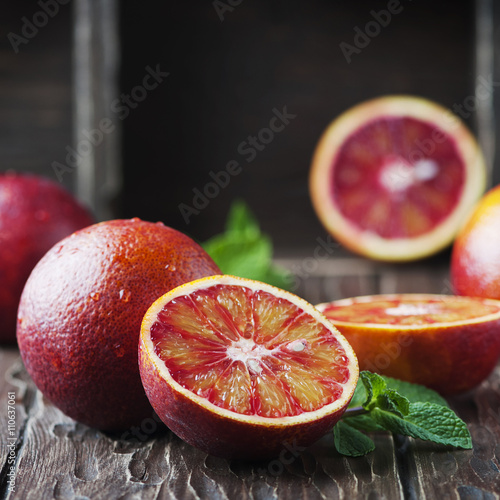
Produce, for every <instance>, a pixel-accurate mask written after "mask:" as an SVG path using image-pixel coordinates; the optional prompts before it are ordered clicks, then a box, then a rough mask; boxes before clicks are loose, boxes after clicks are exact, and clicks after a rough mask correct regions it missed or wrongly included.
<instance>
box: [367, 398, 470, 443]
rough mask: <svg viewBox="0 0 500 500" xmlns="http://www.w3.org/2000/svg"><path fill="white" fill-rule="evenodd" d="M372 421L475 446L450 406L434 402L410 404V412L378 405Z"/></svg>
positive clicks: (401, 431) (397, 431) (392, 428)
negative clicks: (392, 410) (397, 411)
mask: <svg viewBox="0 0 500 500" xmlns="http://www.w3.org/2000/svg"><path fill="white" fill-rule="evenodd" d="M370 416H371V417H372V418H373V420H374V421H375V422H376V423H377V424H379V425H380V426H382V427H384V429H385V430H387V431H390V432H393V433H395V434H403V435H405V436H410V437H413V438H418V439H423V440H426V441H433V442H435V443H440V444H445V445H452V446H456V447H458V448H466V449H470V448H472V441H471V436H470V433H469V430H468V429H467V425H466V424H465V422H463V421H462V420H461V419H460V418H459V417H458V416H457V415H455V413H454V412H453V410H451V409H450V408H447V407H446V406H442V405H439V404H435V403H411V404H410V408H409V413H408V415H406V416H405V418H404V419H403V418H400V417H398V416H397V415H395V414H393V413H390V412H387V411H384V410H381V409H379V408H375V409H374V410H372V411H371V412H370Z"/></svg>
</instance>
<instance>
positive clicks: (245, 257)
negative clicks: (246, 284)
mask: <svg viewBox="0 0 500 500" xmlns="http://www.w3.org/2000/svg"><path fill="white" fill-rule="evenodd" d="M202 246H203V248H204V249H205V251H206V252H207V253H208V254H209V255H210V256H211V257H212V259H213V260H214V261H215V263H216V264H217V265H218V266H219V268H220V270H221V271H222V272H223V273H224V274H232V275H234V276H240V277H242V278H250V279H254V280H257V281H263V282H265V283H269V284H271V285H274V286H277V287H279V288H285V289H288V290H290V288H291V286H292V284H293V279H292V278H293V276H292V274H291V273H290V272H289V271H287V270H285V269H282V268H280V267H278V266H275V265H274V264H273V262H272V256H273V245H272V242H271V239H270V238H269V237H268V236H267V235H265V234H263V233H261V231H260V228H259V224H258V222H257V220H256V218H255V217H254V215H253V214H252V213H251V211H250V209H249V208H248V207H247V206H246V204H245V203H243V202H242V201H235V202H234V203H233V204H232V205H231V209H230V211H229V215H228V218H227V222H226V229H225V231H224V233H222V234H218V235H216V236H213V237H212V238H210V239H209V240H207V241H206V242H205V243H203V244H202Z"/></svg>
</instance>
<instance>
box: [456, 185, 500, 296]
mask: <svg viewBox="0 0 500 500" xmlns="http://www.w3.org/2000/svg"><path fill="white" fill-rule="evenodd" d="M450 275H451V282H452V285H453V288H454V291H455V293H457V294H459V295H470V296H477V297H489V298H492V299H500V186H497V187H495V188H493V189H491V190H490V191H489V192H488V193H486V195H485V196H484V197H483V198H482V199H481V201H480V202H479V203H478V204H477V206H476V208H475V210H474V212H473V213H472V215H471V217H470V218H469V219H468V221H467V222H466V224H465V225H464V227H463V228H462V229H461V231H460V232H459V234H458V236H457V238H456V240H455V243H454V244H453V252H452V255H451V270H450Z"/></svg>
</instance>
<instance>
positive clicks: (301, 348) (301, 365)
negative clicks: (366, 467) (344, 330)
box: [139, 275, 358, 459]
mask: <svg viewBox="0 0 500 500" xmlns="http://www.w3.org/2000/svg"><path fill="white" fill-rule="evenodd" d="M139 365H140V370H141V377H142V381H143V385H144V387H145V389H146V394H147V396H148V398H149V400H150V402H151V404H152V405H153V407H154V409H155V411H156V412H157V414H158V416H159V417H160V418H161V419H162V420H163V421H164V422H165V424H166V425H167V426H168V427H169V428H170V429H171V430H172V431H173V432H175V433H176V434H177V435H178V436H179V437H181V438H182V439H184V440H185V441H187V442H188V443H190V444H192V445H194V446H196V447H198V448H200V449H202V450H204V451H205V452H207V453H209V454H213V455H218V456H222V457H227V458H243V459H260V458H266V457H273V456H277V455H278V454H280V453H281V452H286V451H287V450H290V449H291V447H293V449H295V450H297V449H301V448H302V447H305V446H309V445H310V444H312V443H313V442H315V441H316V440H317V439H319V438H320V437H321V436H323V435H324V434H325V433H326V432H327V431H328V430H329V429H331V428H332V427H333V425H334V424H335V423H336V422H337V421H338V420H339V418H340V417H341V416H342V414H343V412H344V410H345V408H346V407H347V405H348V404H349V401H350V400H351V397H352V395H353V392H354V389H355V387H356V382H357V379H358V365H357V360H356V356H355V354H354V352H353V350H352V348H351V346H350V345H349V344H348V342H347V341H346V340H345V338H344V337H343V336H342V335H341V334H340V333H339V332H338V331H337V329H336V328H335V327H334V326H333V325H332V324H331V323H330V322H329V321H328V320H327V319H326V318H325V317H324V316H323V315H322V314H321V313H319V311H317V310H316V309H315V308H314V307H313V306H312V305H311V304H309V303H307V302H306V301H304V300H303V299H301V298H299V297H297V296H295V295H293V294H291V293H288V292H285V291H283V290H280V289H278V288H275V287H272V286H270V285H267V284H264V283H260V282H257V281H253V280H248V279H243V278H236V277H233V276H228V275H224V276H213V277H210V278H205V279H201V280H197V281H193V282H191V283H187V284H185V285H182V286H180V287H178V288H176V289H174V290H172V291H171V292H169V293H167V294H165V295H163V296H162V297H161V298H159V299H158V300H157V301H156V302H155V303H154V304H153V305H152V306H151V308H150V309H149V310H148V312H147V313H146V315H145V316H144V320H143V323H142V329H141V337H140V343H139ZM302 449H303V448H302Z"/></svg>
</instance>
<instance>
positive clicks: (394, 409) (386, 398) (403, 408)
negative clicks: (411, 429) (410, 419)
mask: <svg viewBox="0 0 500 500" xmlns="http://www.w3.org/2000/svg"><path fill="white" fill-rule="evenodd" d="M377 405H378V407H379V408H380V409H381V410H385V411H389V412H391V413H395V414H396V415H398V416H399V417H401V418H404V416H405V415H407V414H408V411H409V409H410V402H409V401H408V400H407V399H406V398H405V397H404V396H401V394H399V393H398V392H396V391H394V390H393V389H385V390H384V392H383V393H382V394H380V396H379V397H378V398H377Z"/></svg>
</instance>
